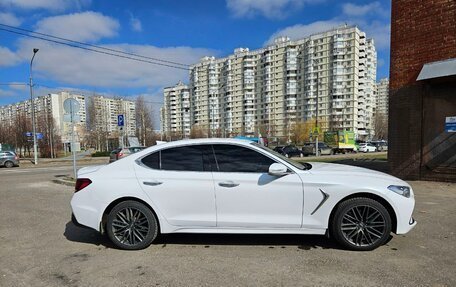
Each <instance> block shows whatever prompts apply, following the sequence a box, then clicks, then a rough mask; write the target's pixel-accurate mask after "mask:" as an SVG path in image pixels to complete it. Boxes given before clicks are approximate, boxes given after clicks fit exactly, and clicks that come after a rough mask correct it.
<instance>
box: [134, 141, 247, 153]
mask: <svg viewBox="0 0 456 287" xmlns="http://www.w3.org/2000/svg"><path fill="white" fill-rule="evenodd" d="M252 143H253V142H252V141H250V140H243V139H231V138H230V139H226V138H201V139H184V140H178V141H171V142H165V143H162V144H158V145H153V146H150V147H148V148H145V149H143V150H141V151H138V152H136V153H135V156H134V157H132V158H140V157H142V156H144V155H147V154H149V153H150V152H155V151H158V150H163V149H167V148H172V147H178V146H186V145H194V144H237V145H243V146H252ZM127 158H130V156H129V157H127Z"/></svg>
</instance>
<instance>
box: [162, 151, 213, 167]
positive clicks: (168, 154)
mask: <svg viewBox="0 0 456 287" xmlns="http://www.w3.org/2000/svg"><path fill="white" fill-rule="evenodd" d="M213 162H214V160H213V155H212V149H211V146H210V145H193V146H183V147H176V148H170V149H165V150H162V151H161V166H160V168H161V169H164V170H181V171H210V170H211V168H212V167H211V163H213Z"/></svg>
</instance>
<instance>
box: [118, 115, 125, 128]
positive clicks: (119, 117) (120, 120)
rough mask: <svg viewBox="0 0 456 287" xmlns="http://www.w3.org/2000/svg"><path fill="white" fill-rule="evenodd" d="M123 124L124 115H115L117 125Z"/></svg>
mask: <svg viewBox="0 0 456 287" xmlns="http://www.w3.org/2000/svg"><path fill="white" fill-rule="evenodd" d="M124 124H125V121H124V115H117V126H119V127H123V126H124Z"/></svg>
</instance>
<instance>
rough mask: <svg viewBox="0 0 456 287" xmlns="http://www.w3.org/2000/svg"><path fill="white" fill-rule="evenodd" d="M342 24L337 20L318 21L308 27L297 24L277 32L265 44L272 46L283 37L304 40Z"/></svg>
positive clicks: (307, 25)
mask: <svg viewBox="0 0 456 287" xmlns="http://www.w3.org/2000/svg"><path fill="white" fill-rule="evenodd" d="M342 24H343V22H342V21H338V20H336V19H334V20H328V21H317V22H313V23H310V24H306V25H301V24H297V25H294V26H290V27H286V28H284V29H282V30H279V31H277V32H275V33H274V34H272V36H271V37H269V40H267V41H266V43H265V44H266V45H268V44H272V43H274V39H275V38H277V37H282V36H287V37H290V39H291V40H297V39H302V38H305V37H307V36H310V35H312V34H316V33H320V32H324V31H328V30H331V29H333V28H335V27H338V26H340V25H342Z"/></svg>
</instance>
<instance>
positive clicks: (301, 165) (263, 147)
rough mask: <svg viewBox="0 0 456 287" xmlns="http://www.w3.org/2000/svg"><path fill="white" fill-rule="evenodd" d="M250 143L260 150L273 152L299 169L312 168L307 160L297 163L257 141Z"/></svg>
mask: <svg viewBox="0 0 456 287" xmlns="http://www.w3.org/2000/svg"><path fill="white" fill-rule="evenodd" d="M252 145H254V146H256V147H259V148H261V149H262V150H264V151H266V152H268V153H270V154H273V155H275V156H276V157H278V158H280V159H281V160H283V161H285V162H287V163H289V164H291V165H292V166H294V167H296V168H298V169H301V170H309V169H311V168H312V165H311V164H310V163H307V162H303V163H299V162H297V161H294V160H291V159H289V158H287V157H286V156H284V155H281V154H280V153H278V152H275V151H273V150H272V149H270V148H268V147H265V146H263V145H260V144H258V143H252Z"/></svg>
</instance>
